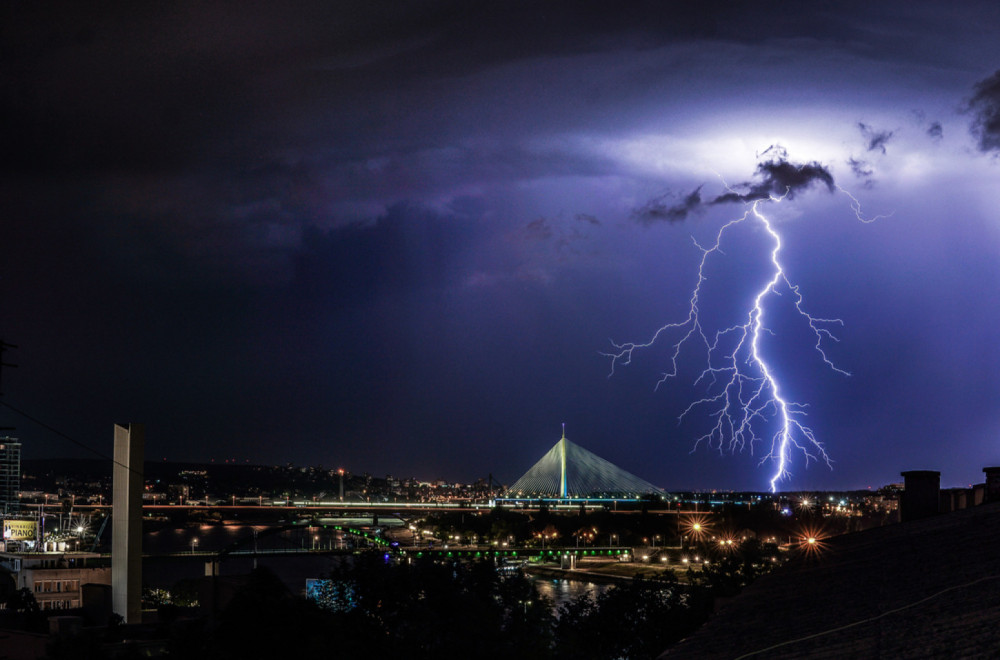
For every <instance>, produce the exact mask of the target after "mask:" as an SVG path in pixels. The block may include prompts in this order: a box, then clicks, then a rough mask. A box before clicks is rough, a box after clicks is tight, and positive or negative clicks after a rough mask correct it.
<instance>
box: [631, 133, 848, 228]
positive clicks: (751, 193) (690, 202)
mask: <svg viewBox="0 0 1000 660" xmlns="http://www.w3.org/2000/svg"><path fill="white" fill-rule="evenodd" d="M764 155H770V156H771V158H770V159H768V160H765V161H763V162H760V163H758V164H757V171H756V173H755V180H752V181H744V182H743V183H738V184H735V185H733V186H729V190H728V192H726V193H723V194H721V195H719V196H717V197H714V198H712V199H710V200H705V199H703V198H702V196H701V189H702V186H698V187H697V188H695V189H694V190H693V191H691V192H690V193H688V194H687V195H685V196H684V197H683V198H682V199H681V200H680V201H676V202H673V203H671V201H670V200H672V199H673V197H672V196H671V195H670V194H669V193H668V194H666V195H661V196H660V197H656V198H654V199H651V200H650V201H649V202H647V203H646V204H644V205H643V206H641V207H639V208H637V209H634V210H633V211H632V218H633V219H634V220H636V221H637V222H639V223H641V224H644V225H650V224H653V223H656V222H681V221H683V220H686V219H687V218H688V217H689V216H690V215H691V214H692V213H697V212H698V211H700V210H701V209H703V208H704V207H706V206H711V205H715V204H727V203H733V202H743V203H746V202H754V201H757V200H761V199H768V198H770V197H787V198H788V199H794V198H795V196H796V195H797V194H798V193H800V192H803V191H805V190H807V189H809V188H811V187H812V186H813V184H815V183H821V184H823V185H825V186H826V188H827V190H829V191H831V192H832V191H833V189H834V181H833V174H831V173H830V170H829V169H827V168H826V166H824V165H822V164H820V163H818V162H816V161H813V162H811V163H794V162H792V161H789V160H788V159H787V152H786V151H785V149H784V148H783V147H781V146H780V145H772V146H770V147H768V148H767V149H765V150H764V151H762V152H760V153H759V154H758V156H764Z"/></svg>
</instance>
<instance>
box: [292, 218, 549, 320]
mask: <svg viewBox="0 0 1000 660" xmlns="http://www.w3.org/2000/svg"><path fill="white" fill-rule="evenodd" d="M540 231H544V229H540ZM473 240H475V237H474V235H473V232H472V230H471V229H470V227H469V225H468V223H463V222H459V221H457V220H456V219H455V218H454V217H450V216H446V215H441V214H440V213H437V212H435V211H433V210H431V209H428V208H425V207H421V206H417V205H412V204H396V205H393V206H392V207H391V208H389V209H388V211H387V212H386V213H385V215H383V216H381V217H379V218H378V219H377V220H376V221H375V222H374V223H364V224H362V223H356V224H353V225H350V226H347V227H339V228H336V229H332V230H324V229H320V228H318V227H310V228H308V229H307V230H306V231H305V232H304V235H303V238H302V248H301V250H300V252H299V254H298V255H296V257H295V283H294V287H293V288H294V290H295V291H297V295H299V296H302V297H303V298H304V299H310V300H314V301H318V302H321V303H322V304H323V305H332V306H335V307H342V306H347V305H361V304H365V303H367V302H369V301H370V300H371V299H372V298H373V297H375V296H376V295H383V296H386V295H387V296H397V295H402V294H406V293H407V292H411V291H415V290H421V289H428V288H437V289H439V288H442V287H446V286H448V285H450V284H453V283H455V282H457V281H458V277H459V275H460V273H459V267H458V264H457V257H458V255H460V254H461V253H462V252H463V251H465V250H467V249H469V246H470V243H471V242H472V241H473Z"/></svg>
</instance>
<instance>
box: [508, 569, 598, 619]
mask: <svg viewBox="0 0 1000 660" xmlns="http://www.w3.org/2000/svg"><path fill="white" fill-rule="evenodd" d="M527 577H528V579H529V580H531V581H532V582H534V583H535V586H537V587H538V593H539V595H541V596H544V597H545V598H548V599H549V600H551V601H552V610H553V612H554V613H555V614H556V615H557V616H558V615H559V607H560V606H562V605H564V604H566V603H569V602H572V601H574V600H576V599H577V598H579V597H581V596H587V595H589V596H590V597H591V598H592V599H594V600H597V597H598V596H600V595H601V594H603V593H604V592H605V591H607V590H608V589H613V588H614V585H613V584H594V583H593V582H582V581H580V580H565V579H561V578H560V579H554V578H547V577H542V576H539V575H528V576H527Z"/></svg>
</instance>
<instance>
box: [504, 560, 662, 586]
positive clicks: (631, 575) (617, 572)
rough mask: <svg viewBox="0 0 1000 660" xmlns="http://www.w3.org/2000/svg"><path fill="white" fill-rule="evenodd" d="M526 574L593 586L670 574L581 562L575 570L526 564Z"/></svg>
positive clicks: (642, 566) (654, 569)
mask: <svg viewBox="0 0 1000 660" xmlns="http://www.w3.org/2000/svg"><path fill="white" fill-rule="evenodd" d="M524 570H525V572H526V573H529V574H531V575H539V576H543V577H548V578H553V579H565V580H579V581H582V582H593V583H595V584H620V583H626V584H627V583H630V582H632V581H633V580H634V579H636V578H643V579H658V578H662V577H667V576H668V575H670V574H672V573H673V571H671V570H670V569H669V568H662V569H661V568H660V567H656V566H650V565H648V564H639V563H619V562H613V563H612V562H595V563H590V562H581V563H580V564H578V565H577V567H576V568H575V569H566V568H559V567H558V566H552V565H547V564H527V565H526V566H525V567H524Z"/></svg>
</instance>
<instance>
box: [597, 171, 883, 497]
mask: <svg viewBox="0 0 1000 660" xmlns="http://www.w3.org/2000/svg"><path fill="white" fill-rule="evenodd" d="M727 188H728V186H727ZM838 188H839V186H838ZM840 190H841V191H843V192H844V193H845V194H847V196H848V197H850V199H851V200H852V204H851V208H852V210H853V211H854V213H855V215H856V216H857V217H858V219H859V220H861V221H862V222H874V221H875V220H877V219H878V218H880V217H886V216H875V217H873V218H871V219H868V218H865V217H864V216H863V215H862V212H861V205H860V203H859V202H858V200H857V199H856V198H855V197H854V196H852V195H851V194H850V193H847V191H845V190H843V188H840ZM782 199H784V197H773V196H771V197H768V198H767V199H759V200H756V201H754V202H752V203H751V204H750V206H749V208H748V209H747V210H746V211H745V213H744V214H743V216H741V217H738V218H736V219H733V220H730V221H729V222H727V223H726V224H724V225H723V226H722V227H721V228H720V229H719V231H718V233H717V234H716V236H715V242H714V244H712V245H711V246H709V247H702V246H701V245H700V244H699V243H698V241H697V240H695V239H693V238H692V240H693V241H694V244H695V246H696V247H697V248H698V249H699V250H700V251H701V261H700V262H699V264H698V277H697V282H696V283H695V286H694V289H693V290H692V293H691V298H690V301H689V306H688V313H687V318H685V319H684V320H683V321H679V322H677V323H667V324H666V325H663V326H661V327H660V328H659V329H658V330H656V332H655V333H653V336H652V337H651V338H650V339H649V341H647V342H644V343H636V342H627V343H623V344H618V343H615V342H614V341H612V342H611V344H612V346H613V347H614V350H613V351H612V352H609V353H602V355H604V356H606V357H608V358H610V359H611V373H610V374H609V375H608V377H609V378H610V377H611V376H613V375H614V373H615V369H616V367H619V366H626V365H628V364H630V363H631V361H632V356H633V354H634V353H635V351H637V350H641V349H645V348H649V347H651V346H653V344H655V343H657V341H659V340H660V339H661V337H664V336H667V335H671V334H674V333H676V334H677V335H679V337H680V338H679V339H677V340H676V341H675V342H674V344H673V345H672V349H671V355H670V370H669V371H667V372H665V373H664V374H663V376H662V378H660V380H659V381H658V382H657V384H656V388H657V389H658V388H659V387H660V385H662V384H663V383H665V382H666V381H667V380H669V379H671V378H675V377H676V376H677V374H678V359H679V357H680V353H681V350H682V349H683V348H684V347H685V346H686V345H688V344H691V343H696V344H698V345H700V346H701V347H702V348H703V350H704V356H705V368H704V369H703V370H702V371H701V373H700V375H699V376H698V377H697V378H696V379H695V381H694V385H695V386H698V385H699V384H702V383H706V384H707V386H706V391H707V394H706V396H705V397H703V398H701V399H698V400H697V401H694V402H692V403H691V404H690V405H689V406H688V407H687V408H686V409H685V410H684V411H683V412H682V413H681V414H680V416H679V418H678V423H680V422H682V421H683V420H684V418H685V417H686V416H687V415H688V414H689V413H692V412H693V411H695V410H700V409H705V410H707V414H708V417H709V418H714V420H715V424H714V425H713V426H712V428H711V429H710V430H709V431H708V432H707V433H705V434H704V435H702V436H700V437H699V438H697V439H696V440H695V446H694V449H697V447H698V446H699V445H700V444H701V443H707V444H708V445H709V446H713V447H717V448H718V449H719V450H720V451H723V450H728V451H732V452H735V451H739V450H742V449H744V448H746V447H749V449H750V451H751V452H753V447H754V444H755V443H761V442H764V441H765V440H766V437H762V436H761V435H759V434H758V429H759V428H760V427H762V426H767V425H769V424H770V423H772V420H776V422H777V430H776V431H774V432H773V434H772V435H770V442H769V443H768V447H769V450H768V453H767V454H766V455H765V456H764V457H763V458H762V459H761V461H760V462H761V464H763V463H764V462H766V461H768V460H772V461H774V463H775V471H774V474H773V476H772V477H771V480H770V486H771V491H772V492H775V491H776V490H777V484H778V482H779V481H781V480H782V479H784V478H786V477H788V476H789V475H790V471H789V465H790V463H791V454H792V452H793V450H798V451H800V452H802V453H803V454H804V455H805V457H806V463H807V464H808V462H809V461H810V460H822V461H823V462H825V463H826V464H827V465H828V466H830V467H831V469H832V462H831V460H830V457H829V456H828V455H827V453H826V450H825V449H824V447H823V444H822V443H821V442H820V441H819V439H818V438H817V437H816V434H815V432H814V431H813V430H812V429H811V428H810V427H809V426H807V425H806V424H805V421H804V418H805V417H806V412H805V407H806V406H805V405H804V404H801V403H796V402H794V401H791V400H790V399H788V398H786V396H785V395H784V394H783V392H782V390H781V387H780V384H779V382H778V378H777V376H776V375H775V371H774V369H773V368H772V366H771V364H770V363H769V362H768V360H767V359H766V357H765V355H764V354H763V352H762V350H761V345H760V344H761V336H762V335H763V334H764V333H769V334H770V333H771V330H770V329H769V328H768V327H767V325H766V323H765V309H766V307H767V304H766V303H767V302H768V301H769V300H770V299H771V298H774V297H779V296H782V295H789V296H790V298H791V300H792V301H793V304H794V306H795V309H796V311H797V312H798V314H799V315H800V316H801V317H802V318H803V319H805V320H806V322H807V323H808V326H809V328H810V330H811V332H812V334H813V336H814V337H815V339H816V343H815V345H814V348H815V350H816V351H817V352H818V353H819V355H820V356H821V357H822V359H823V362H824V363H826V365H827V366H828V367H829V368H830V369H832V370H833V371H835V372H837V373H839V374H842V375H844V376H849V375H850V374H849V373H848V372H847V371H844V370H843V369H840V368H839V367H837V366H836V365H835V364H834V363H833V361H832V360H831V359H830V358H829V356H828V355H827V354H826V351H825V350H824V344H825V342H827V341H834V342H836V341H839V340H838V339H837V337H836V336H835V335H834V334H833V332H832V331H831V328H833V327H835V326H843V321H842V320H840V319H827V318H820V317H816V316H813V315H811V314H810V313H809V312H807V311H806V309H805V307H804V302H803V298H802V294H801V293H800V291H799V287H798V285H796V284H794V283H793V282H792V281H791V280H789V278H788V276H787V274H786V272H785V268H784V267H783V266H782V264H781V260H780V258H779V257H780V253H781V247H782V242H781V236H780V235H779V234H778V232H777V231H775V229H774V226H773V225H772V224H771V221H770V220H769V219H768V218H767V216H765V215H764V214H763V212H762V211H761V206H762V204H764V203H766V202H771V203H778V202H780V201H782ZM752 222H756V223H758V224H759V225H760V226H761V227H762V228H763V229H764V231H766V233H767V234H768V235H769V236H770V238H771V240H772V241H773V248H772V249H771V253H770V265H771V268H772V271H771V279H770V280H769V281H768V282H767V283H766V284H765V285H764V286H763V287H762V288H761V289H760V290H759V291H758V292H757V293H756V296H755V297H754V299H753V304H752V305H751V306H750V308H749V310H748V311H747V313H746V317H745V318H746V320H745V322H743V323H739V324H737V325H733V326H731V327H728V328H724V329H722V330H718V331H716V332H715V333H714V334H712V333H709V332H706V330H705V328H704V326H703V325H702V321H701V316H700V308H699V305H700V302H701V294H702V285H703V284H704V283H705V281H706V279H707V278H706V275H705V267H706V264H707V263H708V262H709V260H710V259H712V258H713V257H715V256H716V255H721V254H723V252H722V249H721V244H722V240H723V238H724V237H725V235H726V234H727V232H729V231H731V230H732V229H733V228H734V227H736V226H737V225H741V224H744V223H752ZM694 449H692V451H694Z"/></svg>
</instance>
